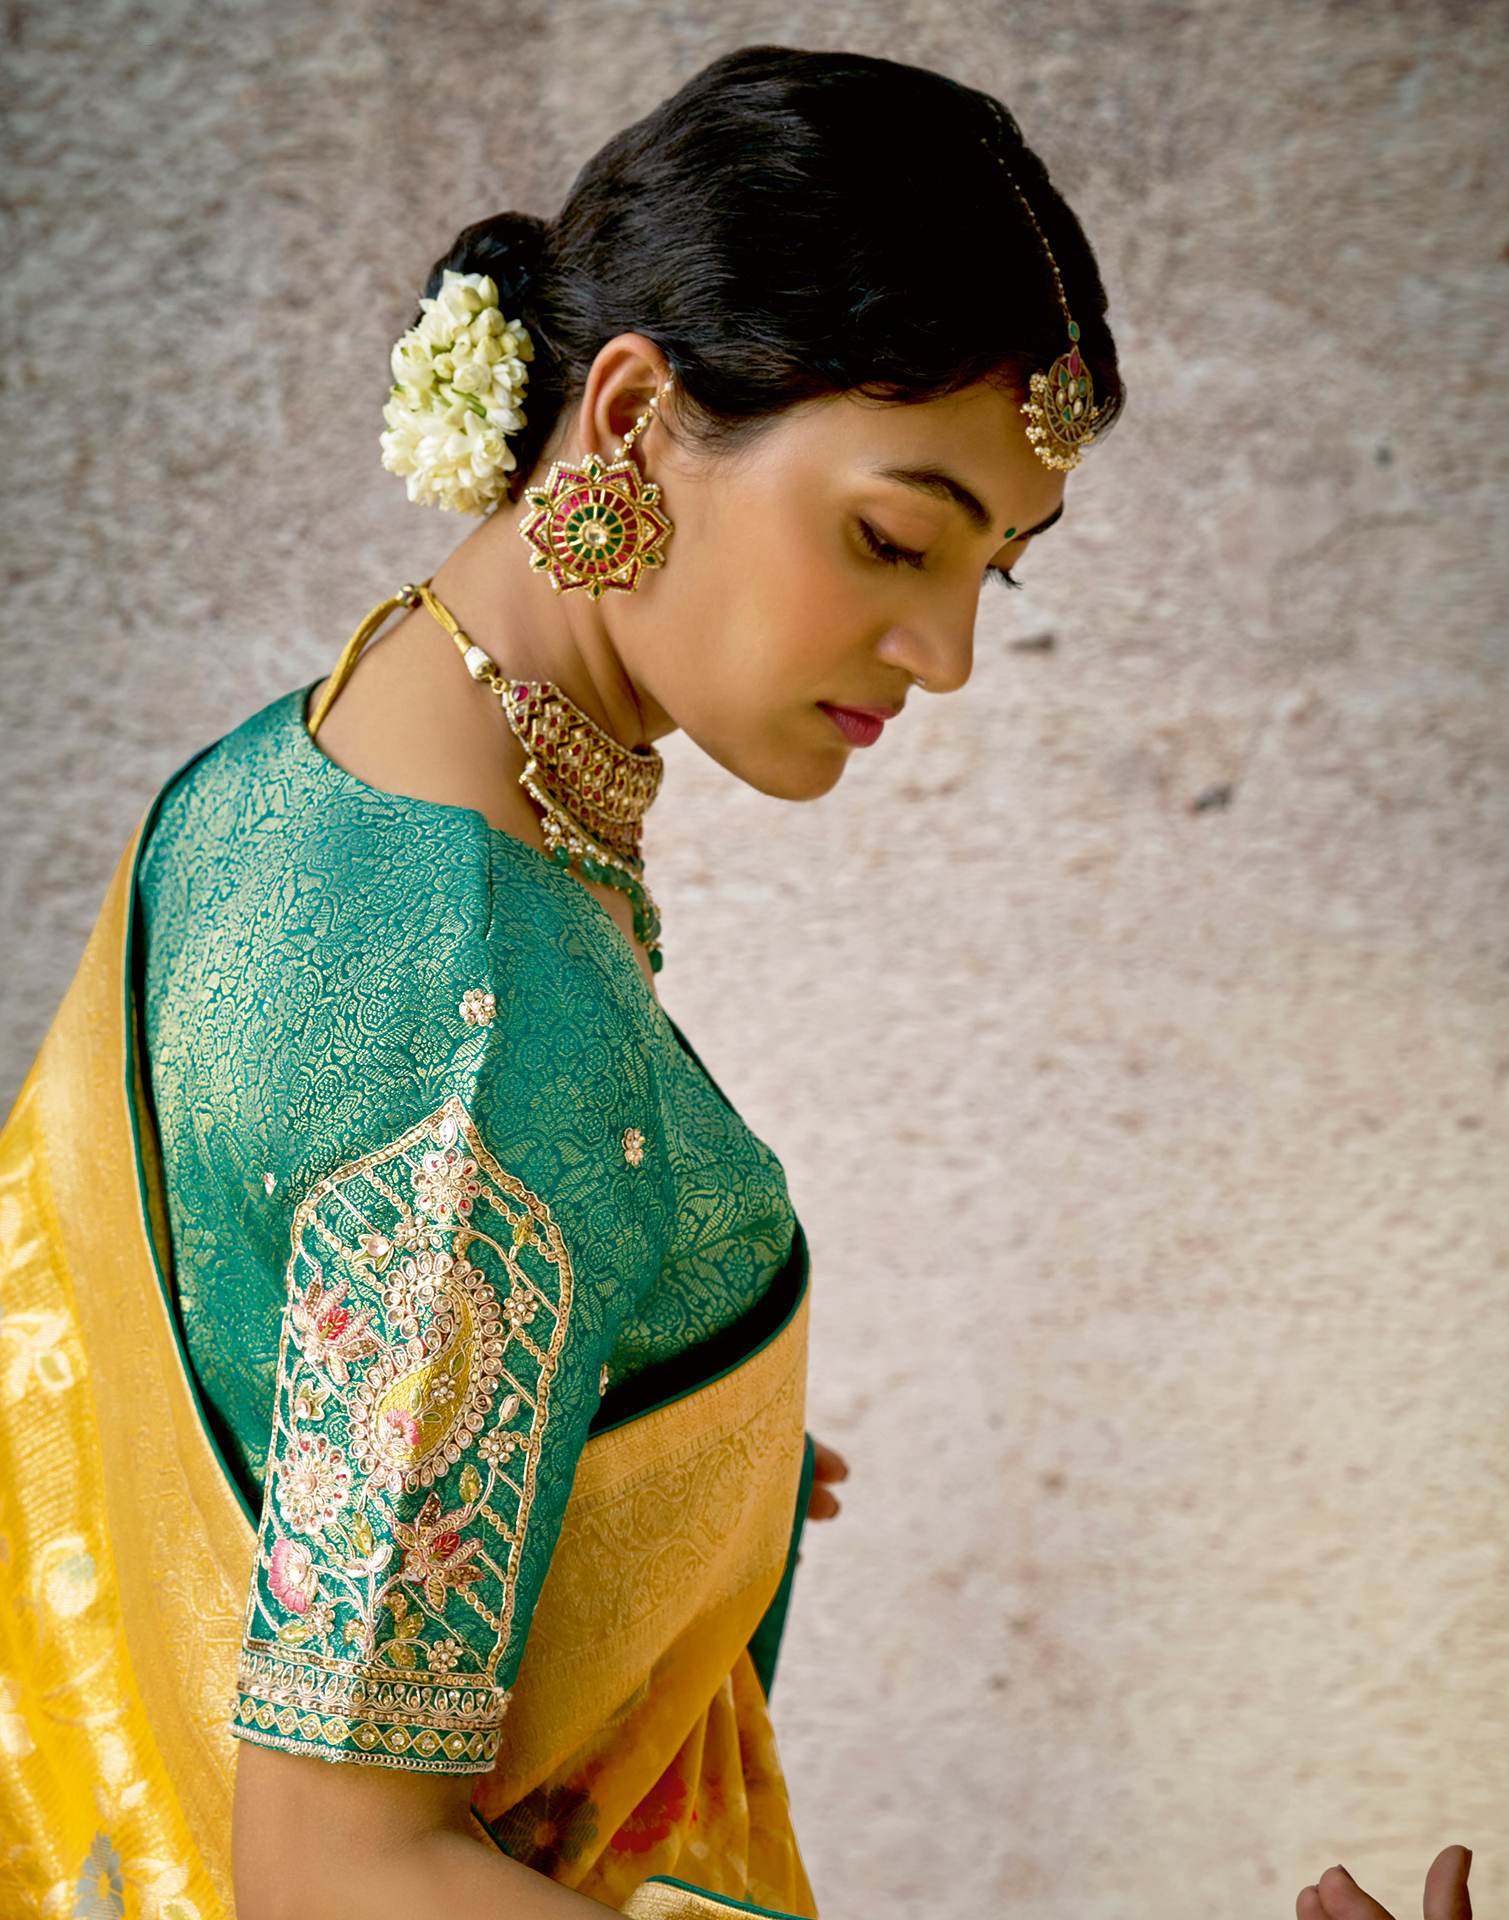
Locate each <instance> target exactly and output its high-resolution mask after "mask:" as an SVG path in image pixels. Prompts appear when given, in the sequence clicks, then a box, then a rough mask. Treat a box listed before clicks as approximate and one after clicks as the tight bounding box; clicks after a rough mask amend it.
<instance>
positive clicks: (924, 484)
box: [871, 467, 1064, 540]
mask: <svg viewBox="0 0 1509 1920" xmlns="http://www.w3.org/2000/svg"><path fill="white" fill-rule="evenodd" d="M871 471H872V472H873V473H875V474H877V475H878V476H879V477H880V479H882V480H899V481H900V482H901V484H902V486H904V487H911V488H913V489H914V490H915V491H916V492H918V493H927V494H931V495H932V496H933V498H934V499H936V500H948V501H952V503H953V504H954V505H955V506H956V507H959V508H961V509H962V510H963V512H964V514H965V515H966V517H967V518H968V520H969V523H970V525H971V526H973V527H978V528H979V529H980V530H981V531H982V532H983V531H984V529H985V528H986V527H988V526H989V525H990V514H989V511H988V510H987V508H986V506H985V503H984V501H982V500H981V499H980V497H979V495H978V494H976V493H972V492H971V491H970V489H969V488H968V487H966V486H965V484H964V482H963V481H962V480H960V479H959V478H958V477H957V475H955V474H952V473H950V472H949V471H948V469H947V468H946V467H874V468H872V469H871ZM1063 511H1064V503H1063V501H1062V500H1060V501H1059V503H1058V505H1057V506H1056V507H1055V508H1054V509H1053V511H1052V513H1050V514H1049V515H1048V518H1047V519H1046V520H1040V521H1039V522H1038V523H1037V525H1036V526H1035V527H1028V528H1027V530H1026V532H1025V533H1018V532H1015V531H1013V533H1012V536H1011V537H1012V538H1013V539H1014V540H1028V539H1030V538H1031V537H1032V535H1033V534H1035V533H1044V532H1046V531H1047V529H1048V528H1049V527H1051V526H1052V525H1053V523H1054V521H1055V520H1057V519H1058V518H1059V517H1060V516H1061V515H1062V513H1063ZM1002 537H1003V538H1004V537H1005V536H1004V535H1003V536H1002Z"/></svg>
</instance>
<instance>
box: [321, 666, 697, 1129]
mask: <svg viewBox="0 0 1509 1920" xmlns="http://www.w3.org/2000/svg"><path fill="white" fill-rule="evenodd" d="M323 677H324V676H322V678H323ZM319 684H320V681H319V680H311V681H310V682H309V683H308V685H307V686H305V687H303V688H301V689H300V690H299V691H298V693H297V696H296V697H295V698H294V699H293V701H292V702H291V706H292V714H293V723H294V729H295V731H296V733H297V735H298V746H299V748H300V749H301V750H302V752H303V753H304V754H306V755H307V757H308V758H309V759H310V760H312V761H314V762H317V763H318V765H319V766H320V767H321V768H323V769H324V776H323V777H324V778H326V779H329V780H333V781H334V783H335V784H336V785H338V786H341V787H344V788H345V789H346V790H347V791H348V792H353V791H354V792H359V793H361V794H363V795H364V796H366V797H367V798H368V799H371V800H373V801H376V802H378V803H380V804H381V805H382V806H383V807H384V808H387V809H391V810H392V811H394V812H396V813H408V814H411V815H412V814H416V813H417V814H419V815H421V816H422V815H425V814H440V815H442V816H452V817H454V818H455V819H457V820H461V821H464V822H465V823H466V824H467V825H468V826H470V827H471V828H472V830H473V831H474V832H480V833H483V834H485V835H486V836H487V838H488V841H489V843H490V844H491V845H493V846H495V847H500V848H502V849H505V850H506V852H507V853H508V855H509V857H510V858H514V859H522V860H523V861H524V862H525V863H526V864H532V865H533V866H534V867H535V868H536V870H538V871H541V872H542V873H546V874H549V876H550V884H551V886H552V887H553V888H554V889H555V897H556V898H557V899H559V900H564V899H566V898H568V897H569V896H568V895H567V894H566V893H563V892H562V891H561V888H562V886H563V885H564V886H565V887H567V888H569V889H570V895H572V896H575V898H576V899H578V900H580V901H581V902H582V903H583V904H584V905H585V906H587V907H588V908H589V909H590V912H591V914H592V915H595V916H596V918H597V919H598V920H600V921H601V922H602V923H603V925H604V926H605V927H606V928H607V929H608V935H609V937H610V939H611V940H616V941H617V942H618V943H619V945H620V947H621V948H622V953H623V958H624V959H625V960H626V961H627V962H628V964H629V966H630V967H631V968H632V970H633V973H634V980H635V984H636V986H637V988H638V990H639V991H640V992H641V993H642V994H643V995H644V998H645V999H646V1000H647V1001H648V1002H649V1004H650V1006H651V1007H652V1008H653V1009H654V1011H655V1014H656V1015H657V1016H658V1017H659V1018H661V1019H663V1020H664V1021H665V1022H666V1023H667V1025H669V1026H670V1028H671V1029H672V1031H673V1032H674V1033H675V1035H676V1038H677V1041H678V1042H679V1044H680V1045H681V1046H682V1047H683V1048H685V1050H686V1051H687V1052H691V1048H690V1046H689V1045H688V1043H687V1041H686V1038H685V1036H684V1035H683V1034H682V1033H681V1031H680V1029H679V1028H678V1027H677V1026H676V1023H675V1021H674V1020H672V1019H671V1016H670V1015H669V1014H668V1013H667V1012H666V1010H665V1008H664V1006H663V1005H662V1004H661V1002H660V1001H659V999H658V998H657V997H656V996H655V994H654V993H652V992H651V990H650V988H649V986H648V984H647V983H646V981H645V977H644V975H643V973H642V972H641V971H640V967H639V960H638V957H637V955H636V954H635V951H634V947H633V943H632V942H631V941H630V939H629V936H628V935H627V934H626V933H625V932H624V930H623V928H622V927H621V926H620V925H619V924H618V922H617V921H616V920H615V919H614V918H613V916H612V914H611V913H609V911H608V909H607V908H606V907H605V906H604V905H603V903H602V901H601V900H599V899H598V898H597V897H596V895H595V894H592V893H589V892H588V891H587V889H586V887H584V886H583V885H582V883H581V882H580V881H579V880H576V879H573V878H572V876H571V875H570V874H569V873H568V872H567V871H566V870H565V868H564V867H562V866H560V865H559V863H558V862H556V861H554V860H552V859H551V858H550V856H549V854H548V853H542V852H541V851H540V849H539V848H538V847H532V846H530V844H529V842H528V841H527V840H521V839H520V838H519V836H518V835H517V834H516V833H510V832H509V831H508V829H507V828H506V827H495V826H494V825H493V823H492V822H491V821H490V820H489V819H488V818H487V816H486V815H485V814H483V813H480V812H479V811H478V810H477V808H476V807H464V806H461V805H459V804H457V803H456V802H454V801H450V800H421V799H420V798H419V797H418V795H417V794H412V793H394V792H393V791H392V790H391V789H390V788H388V787H374V786H373V785H372V783H371V782H370V781H368V780H363V779H362V778H361V776H360V775H359V774H355V773H352V772H351V771H350V770H349V769H348V768H346V767H343V766H341V765H340V764H339V763H338V762H337V761H335V760H332V759H331V758H330V755H329V754H328V753H326V752H325V750H324V748H323V747H322V746H321V745H320V743H319V741H318V740H316V739H315V738H314V736H313V735H312V734H311V733H310V731H309V696H310V694H311V693H313V691H314V689H315V688H316V687H317V686H319ZM693 1058H694V1059H695V1058H696V1055H695V1054H693ZM698 1065H699V1066H700V1065H701V1062H700V1061H698ZM703 1071H704V1072H706V1071H707V1069H706V1068H705V1067H704V1068H703ZM708 1078H709V1079H710V1080H711V1079H712V1075H711V1074H709V1075H708ZM714 1084H715V1085H716V1083H714ZM718 1090H719V1092H720V1093H721V1092H722V1089H721V1088H719V1089H718ZM725 1097H726V1096H725Z"/></svg>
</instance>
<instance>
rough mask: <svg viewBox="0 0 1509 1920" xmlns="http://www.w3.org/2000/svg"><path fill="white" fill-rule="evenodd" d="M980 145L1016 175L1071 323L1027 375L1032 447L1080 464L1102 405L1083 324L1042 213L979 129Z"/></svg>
mask: <svg viewBox="0 0 1509 1920" xmlns="http://www.w3.org/2000/svg"><path fill="white" fill-rule="evenodd" d="M986 99H987V100H989V102H990V109H991V111H992V113H994V115H995V117H996V120H997V122H998V123H999V125H1000V128H1001V135H1002V138H1003V140H1004V139H1005V138H1006V136H1007V127H1006V117H1005V115H1004V114H1003V113H1002V111H1001V106H1000V102H999V101H997V100H993V99H991V98H990V96H989V95H988V94H987V95H986ZM980 145H981V146H982V147H984V148H985V150H986V151H987V152H988V153H991V155H992V158H993V159H994V160H995V162H996V164H997V165H998V166H999V167H1000V169H1001V171H1002V172H1003V173H1004V174H1005V175H1006V178H1007V179H1008V180H1010V181H1011V185H1012V189H1013V191H1014V192H1015V194H1016V197H1017V198H1018V200H1020V201H1021V203H1022V205H1023V206H1024V207H1025V208H1026V209H1027V218H1028V219H1029V220H1030V221H1031V222H1032V224H1033V226H1034V227H1035V228H1036V229H1037V237H1038V239H1039V240H1041V241H1042V243H1043V251H1044V252H1045V253H1046V254H1047V256H1048V265H1049V266H1050V267H1051V268H1052V269H1053V284H1054V285H1055V286H1056V287H1057V289H1058V303H1059V305H1060V306H1061V307H1062V308H1063V310H1064V320H1065V323H1066V324H1067V326H1068V329H1069V345H1068V348H1067V349H1066V350H1065V351H1064V352H1063V353H1061V354H1060V355H1059V356H1058V358H1057V359H1056V360H1055V361H1054V363H1053V365H1052V366H1051V367H1050V368H1049V369H1048V371H1047V372H1046V373H1034V374H1033V375H1032V377H1031V379H1030V380H1029V381H1028V383H1027V384H1028V395H1029V398H1028V399H1026V400H1024V401H1023V402H1022V405H1021V407H1020V408H1019V411H1020V412H1022V413H1025V414H1026V415H1027V416H1028V419H1029V421H1030V422H1031V424H1030V425H1029V426H1028V428H1027V438H1028V439H1029V440H1030V441H1031V442H1032V445H1033V450H1034V452H1035V453H1036V454H1037V457H1038V459H1039V460H1041V461H1042V463H1043V465H1044V466H1046V467H1058V468H1064V469H1067V468H1069V467H1077V466H1078V465H1079V461H1080V455H1081V453H1082V451H1083V449H1084V448H1086V447H1088V446H1089V445H1090V443H1091V441H1092V440H1094V438H1095V422H1096V421H1097V420H1098V419H1099V418H1100V415H1101V409H1100V408H1099V407H1098V406H1097V405H1096V404H1095V391H1094V387H1093V384H1092V382H1091V380H1090V369H1089V368H1088V367H1087V366H1086V365H1085V363H1084V359H1083V357H1082V356H1081V354H1080V351H1079V328H1078V326H1077V325H1076V324H1075V322H1074V320H1073V319H1072V317H1071V316H1070V313H1069V303H1068V301H1067V300H1066V299H1065V298H1064V283H1063V281H1062V280H1061V279H1060V278H1059V272H1058V262H1057V261H1056V260H1055V259H1054V257H1053V249H1052V247H1050V246H1049V245H1048V236H1047V234H1045V233H1044V232H1043V230H1042V228H1041V227H1039V226H1038V224H1037V215H1036V214H1035V213H1034V212H1033V211H1032V205H1031V202H1030V201H1029V200H1028V198H1027V196H1026V194H1025V193H1023V192H1022V189H1021V188H1020V187H1019V186H1017V183H1016V181H1015V179H1014V178H1013V177H1012V173H1011V169H1010V168H1009V167H1008V166H1007V165H1006V162H1005V160H1004V159H1003V158H1002V157H1001V155H1000V154H999V153H995V152H994V150H993V149H992V148H991V144H990V137H989V135H988V134H983V133H982V134H981V135H980Z"/></svg>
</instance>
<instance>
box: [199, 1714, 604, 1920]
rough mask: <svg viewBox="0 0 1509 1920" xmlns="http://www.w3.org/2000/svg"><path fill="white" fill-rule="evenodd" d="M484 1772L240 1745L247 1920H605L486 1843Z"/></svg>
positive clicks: (242, 1901)
mask: <svg viewBox="0 0 1509 1920" xmlns="http://www.w3.org/2000/svg"><path fill="white" fill-rule="evenodd" d="M474 1777H475V1776H473V1775H471V1774H456V1773H421V1772H416V1771H410V1770H405V1769H403V1768H400V1767H374V1766H367V1765H364V1764H362V1763H360V1762H352V1761H330V1760H320V1759H316V1758H315V1757H314V1756H313V1755H308V1754H297V1753H282V1752H279V1751H278V1750H277V1749H275V1748H272V1747H261V1746H255V1745H253V1744H252V1743H251V1742H250V1741H242V1742H239V1743H238V1754H237V1760H236V1795H235V1803H234V1808H233V1813H232V1822H231V1859H232V1871H233V1873H234V1876H235V1886H236V1911H237V1914H238V1915H239V1916H240V1920H308V1916H309V1915H310V1914H318V1915H319V1916H320V1920H414V1916H415V1915H416V1914H440V1915H443V1916H444V1920H602V1915H603V1911H604V1908H603V1905H602V1902H601V1901H599V1900H591V1899H588V1898H587V1896H586V1895H585V1894H580V1893H573V1892H572V1891H571V1889H570V1888H569V1887H563V1886H561V1885H560V1884H559V1882H557V1881H554V1880H550V1879H547V1878H546V1876H545V1875H544V1874H542V1873H535V1872H534V1871H533V1870H532V1869H531V1868H529V1867H525V1866H521V1865H520V1864H519V1862H518V1861H517V1860H511V1859H510V1858H509V1857H508V1855H507V1854H506V1853H499V1852H495V1851H493V1850H491V1849H490V1848H489V1846H488V1845H487V1843H485V1842H483V1841H482V1840H481V1839H480V1838H479V1836H478V1835H477V1832H476V1829H475V1827H474V1825H473V1824H472V1822H471V1819H470V1816H469V1813H468V1808H469V1806H470V1803H471V1793H472V1781H473V1778H474Z"/></svg>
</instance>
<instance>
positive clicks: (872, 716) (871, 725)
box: [817, 700, 885, 747]
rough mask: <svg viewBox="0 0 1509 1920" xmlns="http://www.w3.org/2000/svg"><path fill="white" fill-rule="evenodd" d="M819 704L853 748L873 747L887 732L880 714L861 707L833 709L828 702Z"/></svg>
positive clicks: (823, 701)
mask: <svg viewBox="0 0 1509 1920" xmlns="http://www.w3.org/2000/svg"><path fill="white" fill-rule="evenodd" d="M817 704H818V705H819V706H820V707H821V708H822V710H823V712H824V713H825V714H827V716H828V718H829V719H830V720H831V721H832V722H833V724H834V726H836V727H837V728H838V730H839V732H840V733H841V734H842V735H843V736H844V738H845V739H846V740H847V741H848V742H849V743H850V745H851V746H855V747H873V746H874V744H875V742H876V741H877V740H878V739H879V738H880V736H881V734H882V733H883V732H884V731H885V721H884V720H883V719H882V718H881V716H880V715H879V714H878V713H869V712H866V711H864V710H863V709H861V708H859V707H833V706H829V704H828V702H827V701H826V700H819V701H818V703H817Z"/></svg>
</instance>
